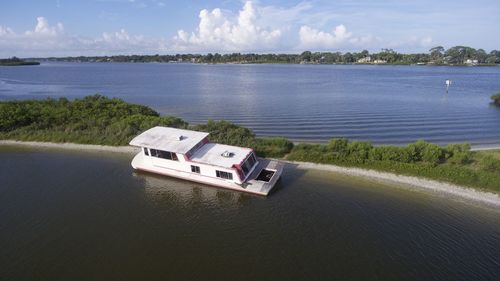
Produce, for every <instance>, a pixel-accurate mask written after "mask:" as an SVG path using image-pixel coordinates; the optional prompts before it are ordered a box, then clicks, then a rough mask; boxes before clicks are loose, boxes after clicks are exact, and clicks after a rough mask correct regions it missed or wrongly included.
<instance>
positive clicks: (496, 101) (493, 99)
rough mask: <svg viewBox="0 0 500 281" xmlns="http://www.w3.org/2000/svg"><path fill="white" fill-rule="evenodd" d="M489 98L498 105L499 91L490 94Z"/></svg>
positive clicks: (499, 101) (499, 99)
mask: <svg viewBox="0 0 500 281" xmlns="http://www.w3.org/2000/svg"><path fill="white" fill-rule="evenodd" d="M491 100H492V101H493V103H494V104H495V105H496V106H500V93H496V94H494V95H493V96H491Z"/></svg>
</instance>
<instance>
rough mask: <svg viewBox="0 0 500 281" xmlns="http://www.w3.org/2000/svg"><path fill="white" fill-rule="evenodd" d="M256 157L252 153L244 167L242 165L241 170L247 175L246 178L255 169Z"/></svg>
mask: <svg viewBox="0 0 500 281" xmlns="http://www.w3.org/2000/svg"><path fill="white" fill-rule="evenodd" d="M255 162H256V160H255V155H254V154H253V153H252V154H250V156H249V157H248V158H247V161H245V162H244V163H243V164H242V165H241V170H242V171H243V173H244V174H245V176H246V175H247V174H248V172H249V171H250V170H251V169H252V168H253V166H254V165H255Z"/></svg>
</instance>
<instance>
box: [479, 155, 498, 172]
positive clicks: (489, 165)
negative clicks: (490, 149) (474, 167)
mask: <svg viewBox="0 0 500 281" xmlns="http://www.w3.org/2000/svg"><path fill="white" fill-rule="evenodd" d="M479 167H480V168H481V170H484V171H488V172H500V160H498V159H495V158H494V157H493V156H491V155H487V156H485V157H483V158H482V159H481V160H480V162H479Z"/></svg>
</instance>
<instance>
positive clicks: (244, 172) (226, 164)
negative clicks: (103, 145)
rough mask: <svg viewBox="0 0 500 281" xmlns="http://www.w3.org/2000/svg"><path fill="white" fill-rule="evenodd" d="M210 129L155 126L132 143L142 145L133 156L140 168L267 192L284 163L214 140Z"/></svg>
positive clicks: (272, 185) (210, 183) (230, 186)
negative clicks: (195, 129) (194, 129)
mask: <svg viewBox="0 0 500 281" xmlns="http://www.w3.org/2000/svg"><path fill="white" fill-rule="evenodd" d="M208 135H209V134H208V133H204V132H197V131H190V130H183V129H177V128H168V127H154V128H151V129H149V130H147V131H145V132H144V133H142V134H140V135H139V136H137V137H135V138H134V139H133V140H132V141H131V142H130V145H133V146H137V147H140V148H141V151H140V152H139V153H138V154H137V155H136V156H135V157H134V159H133V160H132V167H133V168H134V169H138V170H144V171H148V172H153V173H158V174H162V175H167V176H172V177H177V178H181V179H185V180H191V181H195V182H200V183H205V184H209V185H215V186H220V187H225V188H230V189H234V190H240V191H245V192H250V193H255V194H260V195H267V194H268V193H269V191H271V189H272V188H273V187H274V185H275V183H276V181H277V180H278V179H279V177H280V176H281V173H282V171H283V164H282V163H280V162H278V161H270V160H267V159H262V158H258V157H257V156H256V155H255V153H254V151H253V150H252V149H251V148H243V147H237V146H230V145H224V144H217V143H210V142H209V141H208Z"/></svg>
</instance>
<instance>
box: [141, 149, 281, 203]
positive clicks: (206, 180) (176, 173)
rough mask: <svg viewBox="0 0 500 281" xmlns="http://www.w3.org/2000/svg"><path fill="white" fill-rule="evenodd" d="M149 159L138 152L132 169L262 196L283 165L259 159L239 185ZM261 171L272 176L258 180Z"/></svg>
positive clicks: (277, 176) (265, 193)
mask: <svg viewBox="0 0 500 281" xmlns="http://www.w3.org/2000/svg"><path fill="white" fill-rule="evenodd" d="M149 158H150V157H147V156H145V155H144V154H143V153H142V152H139V153H138V154H137V155H136V156H135V157H134V159H133V160H132V167H133V168H134V169H136V170H142V171H146V172H151V173H156V174H160V175H165V176H170V177H175V178H179V179H183V180H188V181H193V182H198V183H203V184H207V185H212V186H217V187H223V188H227V189H232V190H237V191H242V192H248V193H252V194H258V195H264V196H266V195H268V194H269V192H270V191H271V190H272V189H273V187H274V186H275V185H276V182H277V181H278V179H279V178H280V176H281V174H282V172H283V163H281V162H278V161H273V160H267V159H262V158H259V159H258V161H259V163H258V165H257V167H256V168H255V169H254V170H253V172H252V173H251V174H250V175H249V176H248V178H247V180H246V181H245V182H244V183H243V184H241V185H240V184H237V183H235V182H234V181H232V180H226V179H221V178H216V177H210V176H206V175H202V174H196V173H192V172H186V171H183V170H177V169H174V168H170V167H165V166H163V165H162V166H160V165H155V164H154V162H152V161H151V160H150V159H149ZM262 170H267V171H271V172H272V176H271V177H270V178H269V179H267V180H259V175H260V174H261V171H262Z"/></svg>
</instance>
